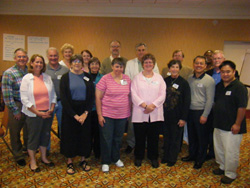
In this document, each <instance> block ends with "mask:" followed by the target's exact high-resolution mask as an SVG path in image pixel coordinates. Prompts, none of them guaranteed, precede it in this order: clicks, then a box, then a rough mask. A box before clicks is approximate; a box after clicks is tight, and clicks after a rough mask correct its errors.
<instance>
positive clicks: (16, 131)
mask: <svg viewBox="0 0 250 188" xmlns="http://www.w3.org/2000/svg"><path fill="white" fill-rule="evenodd" d="M28 59H29V58H28V56H27V52H26V51H25V50H24V49H22V48H18V49H16V50H15V52H14V60H15V62H16V64H15V65H14V66H13V67H11V68H9V69H8V70H6V71H5V72H4V73H3V77H2V92H3V99H4V102H5V105H6V106H7V107H8V111H9V113H8V115H9V117H8V127H9V131H10V141H11V147H12V150H13V153H14V158H15V160H16V162H17V164H19V165H20V166H25V165H26V162H25V160H24V154H23V149H24V150H25V149H27V140H28V139H27V130H26V124H25V115H24V114H23V113H22V112H21V109H22V103H21V98H20V91H19V89H20V85H21V82H22V78H23V76H24V75H25V74H27V72H28V70H27V66H26V64H27V62H28ZM23 128H24V131H23V140H24V147H23V145H22V142H21V139H20V132H21V130H22V129H23Z"/></svg>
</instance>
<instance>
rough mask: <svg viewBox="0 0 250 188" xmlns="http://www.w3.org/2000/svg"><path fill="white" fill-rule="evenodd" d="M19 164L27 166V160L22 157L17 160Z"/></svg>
mask: <svg viewBox="0 0 250 188" xmlns="http://www.w3.org/2000/svg"><path fill="white" fill-rule="evenodd" d="M17 164H18V165H20V166H25V165H26V162H25V160H24V159H20V160H18V161H17Z"/></svg>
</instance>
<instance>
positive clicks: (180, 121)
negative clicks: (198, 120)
mask: <svg viewBox="0 0 250 188" xmlns="http://www.w3.org/2000/svg"><path fill="white" fill-rule="evenodd" d="M177 124H178V125H179V127H184V126H185V125H186V121H184V120H181V119H180V120H179V122H178V123H177Z"/></svg>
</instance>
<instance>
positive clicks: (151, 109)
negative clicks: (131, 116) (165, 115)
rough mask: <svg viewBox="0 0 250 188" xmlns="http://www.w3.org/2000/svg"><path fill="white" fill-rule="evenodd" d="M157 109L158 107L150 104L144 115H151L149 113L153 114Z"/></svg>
mask: <svg viewBox="0 0 250 188" xmlns="http://www.w3.org/2000/svg"><path fill="white" fill-rule="evenodd" d="M155 108H156V106H155V105H154V104H150V105H148V106H147V108H146V109H145V110H144V111H143V112H144V114H149V113H151V112H153V111H154V109H155Z"/></svg>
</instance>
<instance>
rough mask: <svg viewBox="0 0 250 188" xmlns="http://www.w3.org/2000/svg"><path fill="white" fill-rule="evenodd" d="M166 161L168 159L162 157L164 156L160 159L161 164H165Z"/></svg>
mask: <svg viewBox="0 0 250 188" xmlns="http://www.w3.org/2000/svg"><path fill="white" fill-rule="evenodd" d="M168 162H169V161H168V160H167V159H164V158H163V159H162V160H161V164H166V163H168Z"/></svg>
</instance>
